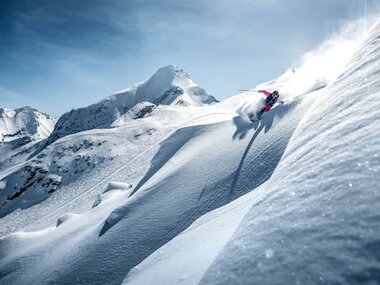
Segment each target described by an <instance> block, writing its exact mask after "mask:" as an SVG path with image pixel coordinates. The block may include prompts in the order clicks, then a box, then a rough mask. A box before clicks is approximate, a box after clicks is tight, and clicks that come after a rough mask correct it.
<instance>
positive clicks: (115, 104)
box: [48, 65, 218, 144]
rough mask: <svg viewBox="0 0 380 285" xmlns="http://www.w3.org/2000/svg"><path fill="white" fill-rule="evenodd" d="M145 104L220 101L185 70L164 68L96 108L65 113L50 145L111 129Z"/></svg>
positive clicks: (173, 67)
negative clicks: (58, 140) (131, 111)
mask: <svg viewBox="0 0 380 285" xmlns="http://www.w3.org/2000/svg"><path fill="white" fill-rule="evenodd" d="M142 102H148V103H152V104H154V105H178V106H204V105H209V104H213V103H216V102H218V101H217V100H216V99H215V98H214V97H213V96H212V95H211V94H210V93H208V92H207V91H206V90H205V89H203V88H201V87H199V86H198V85H197V84H195V83H194V82H193V81H192V80H191V79H190V77H189V75H188V74H187V72H186V71H184V70H183V69H180V68H178V67H176V66H174V65H169V66H165V67H162V68H160V69H159V70H158V71H157V72H156V73H154V74H153V75H152V76H151V77H150V78H149V79H147V80H145V81H143V82H140V83H138V84H136V85H133V86H131V87H129V88H127V89H124V90H122V91H119V92H117V93H115V94H113V95H111V96H109V97H108V98H106V99H104V100H102V101H100V102H98V103H96V104H93V105H90V106H88V107H85V108H81V109H76V110H71V111H70V112H68V113H65V114H64V115H63V116H62V117H61V118H60V119H59V121H58V123H57V125H56V127H55V129H54V131H53V133H52V135H51V136H50V137H49V139H48V144H50V143H52V142H54V141H55V140H57V139H59V138H61V137H64V136H67V135H70V134H74V133H78V132H82V131H85V130H90V129H101V128H110V127H111V126H112V125H113V123H114V122H115V121H116V120H118V119H119V118H120V117H121V116H123V115H124V114H126V113H127V112H128V111H129V110H130V109H132V108H133V107H134V106H136V105H137V104H139V103H142Z"/></svg>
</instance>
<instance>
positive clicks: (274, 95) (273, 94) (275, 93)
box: [272, 90, 280, 97]
mask: <svg viewBox="0 0 380 285" xmlns="http://www.w3.org/2000/svg"><path fill="white" fill-rule="evenodd" d="M272 96H273V97H278V96H280V94H278V91H277V90H275V91H273V93H272Z"/></svg>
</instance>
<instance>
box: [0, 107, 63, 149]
mask: <svg viewBox="0 0 380 285" xmlns="http://www.w3.org/2000/svg"><path fill="white" fill-rule="evenodd" d="M55 122H56V119H55V118H53V117H50V116H49V115H47V114H44V113H41V112H39V111H38V110H36V109H33V108H31V107H29V106H25V107H22V108H17V109H6V108H0V141H3V142H9V141H15V140H20V139H21V140H25V139H27V140H28V141H30V140H40V139H45V138H47V137H48V136H49V135H50V133H51V132H52V130H53V127H54V124H55Z"/></svg>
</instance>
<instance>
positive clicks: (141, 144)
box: [0, 105, 204, 235]
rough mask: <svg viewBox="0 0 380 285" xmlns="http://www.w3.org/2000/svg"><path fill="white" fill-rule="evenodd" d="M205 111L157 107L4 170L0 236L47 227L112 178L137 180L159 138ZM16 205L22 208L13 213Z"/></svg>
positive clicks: (85, 201)
mask: <svg viewBox="0 0 380 285" xmlns="http://www.w3.org/2000/svg"><path fill="white" fill-rule="evenodd" d="M203 109H204V108H199V107H193V108H191V107H178V106H164V105H162V106H158V107H157V108H156V109H155V110H154V111H153V112H152V113H151V114H150V115H149V117H147V118H144V119H143V120H130V121H128V123H127V124H121V126H119V127H117V128H111V129H101V130H90V131H86V132H81V133H78V134H74V135H71V136H67V137H65V138H63V139H60V140H58V141H56V142H54V143H53V144H51V145H49V146H48V147H47V148H45V149H44V150H43V151H41V152H40V153H39V154H38V155H37V156H35V157H32V158H31V159H29V160H28V161H27V162H24V163H19V164H18V165H16V166H15V167H12V168H5V169H3V171H1V172H0V189H2V191H1V192H0V199H1V200H0V201H2V203H3V205H2V206H1V207H0V215H1V216H5V215H7V214H8V216H5V217H3V218H2V219H0V225H1V226H0V234H1V235H4V234H7V233H9V232H13V231H15V230H20V229H23V228H25V227H26V226H28V225H29V226H28V227H27V228H31V227H32V228H38V227H39V226H42V225H40V220H41V219H42V220H43V223H42V224H45V223H47V224H48V225H49V224H51V222H52V221H53V222H54V220H55V219H56V218H57V216H58V215H60V214H62V213H63V212H65V211H75V212H77V213H80V212H81V211H84V210H86V209H87V208H88V207H89V206H91V204H92V202H93V200H94V199H95V197H96V196H97V195H98V193H101V192H102V191H103V190H104V188H105V187H106V186H107V184H108V182H109V179H118V180H119V181H125V182H130V183H133V184H136V183H137V182H138V180H139V179H141V177H142V176H143V175H144V173H145V172H146V171H147V169H148V168H149V162H150V160H151V159H152V157H153V156H154V154H155V153H156V152H157V150H158V149H159V144H158V143H159V141H160V140H162V139H163V138H164V137H166V136H168V135H169V134H170V133H171V132H172V131H173V130H174V129H176V128H178V127H179V126H181V125H182V124H184V123H186V120H189V119H190V118H193V117H199V116H202V113H204V110H203ZM202 110H203V111H202ZM20 191H23V192H22V193H20ZM49 191H50V192H49ZM17 193H20V195H18V194H17ZM52 193H54V195H51V194H52ZM13 196H17V197H14V198H13ZM47 198H49V199H48V201H46V202H42V201H43V200H45V199H47ZM4 203H5V204H4ZM32 205H34V206H33V207H31V208H27V207H30V206H32ZM18 208H22V209H23V210H22V211H15V212H12V211H14V210H15V209H18ZM37 221H39V222H38V223H37Z"/></svg>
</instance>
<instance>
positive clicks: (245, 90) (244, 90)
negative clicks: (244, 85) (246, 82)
mask: <svg viewBox="0 0 380 285" xmlns="http://www.w3.org/2000/svg"><path fill="white" fill-rule="evenodd" d="M239 91H243V92H247V91H250V92H257V93H260V92H259V91H258V90H252V89H239Z"/></svg>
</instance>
